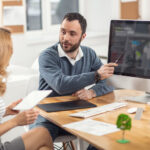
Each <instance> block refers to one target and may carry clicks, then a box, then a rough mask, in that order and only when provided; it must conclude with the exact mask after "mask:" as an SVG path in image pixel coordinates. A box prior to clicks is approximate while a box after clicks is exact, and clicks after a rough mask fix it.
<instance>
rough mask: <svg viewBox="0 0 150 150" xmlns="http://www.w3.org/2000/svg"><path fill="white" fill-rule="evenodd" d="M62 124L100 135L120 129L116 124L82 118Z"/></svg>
mask: <svg viewBox="0 0 150 150" xmlns="http://www.w3.org/2000/svg"><path fill="white" fill-rule="evenodd" d="M63 126H64V127H66V128H70V129H75V130H78V131H82V132H86V133H89V134H93V135H96V136H102V135H105V134H109V133H113V132H117V131H120V129H118V128H117V127H116V125H113V124H109V123H105V122H101V121H96V120H92V119H84V120H82V121H78V122H74V123H70V124H65V125H63Z"/></svg>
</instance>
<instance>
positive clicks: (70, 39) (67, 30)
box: [59, 19, 85, 53]
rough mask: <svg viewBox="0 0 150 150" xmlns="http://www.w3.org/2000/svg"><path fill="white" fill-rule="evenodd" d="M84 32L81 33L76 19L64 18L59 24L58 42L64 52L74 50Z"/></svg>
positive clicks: (82, 37)
mask: <svg viewBox="0 0 150 150" xmlns="http://www.w3.org/2000/svg"><path fill="white" fill-rule="evenodd" d="M84 37H85V34H82V30H81V26H80V24H79V22H78V20H73V21H68V20H66V19H65V20H64V21H63V22H62V24H61V28H60V35H59V42H60V45H61V47H62V49H63V50H64V51H65V52H66V53H71V52H74V51H76V50H77V49H78V47H79V45H80V43H81V41H82V40H83V39H84Z"/></svg>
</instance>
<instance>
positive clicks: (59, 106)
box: [37, 100, 96, 112]
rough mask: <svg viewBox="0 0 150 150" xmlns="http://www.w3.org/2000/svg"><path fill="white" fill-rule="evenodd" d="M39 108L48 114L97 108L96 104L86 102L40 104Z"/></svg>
mask: <svg viewBox="0 0 150 150" xmlns="http://www.w3.org/2000/svg"><path fill="white" fill-rule="evenodd" d="M37 106H38V107H39V108H41V109H43V110H45V111H46V112H57V111H67V110H74V109H83V108H91V107H96V105H95V104H92V103H90V102H88V101H86V100H73V101H67V102H58V103H49V104H38V105H37Z"/></svg>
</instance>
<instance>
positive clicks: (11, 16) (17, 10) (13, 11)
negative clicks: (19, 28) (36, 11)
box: [3, 6, 25, 25]
mask: <svg viewBox="0 0 150 150" xmlns="http://www.w3.org/2000/svg"><path fill="white" fill-rule="evenodd" d="M3 18H4V19H3V23H4V25H23V24H25V21H24V20H25V18H24V7H23V6H13V7H12V6H5V7H4V10H3Z"/></svg>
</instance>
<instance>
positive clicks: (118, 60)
mask: <svg viewBox="0 0 150 150" xmlns="http://www.w3.org/2000/svg"><path fill="white" fill-rule="evenodd" d="M123 54H124V53H122V54H121V55H120V56H119V57H118V58H117V59H116V61H115V63H118V61H119V59H120V58H121V57H122V56H123Z"/></svg>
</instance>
